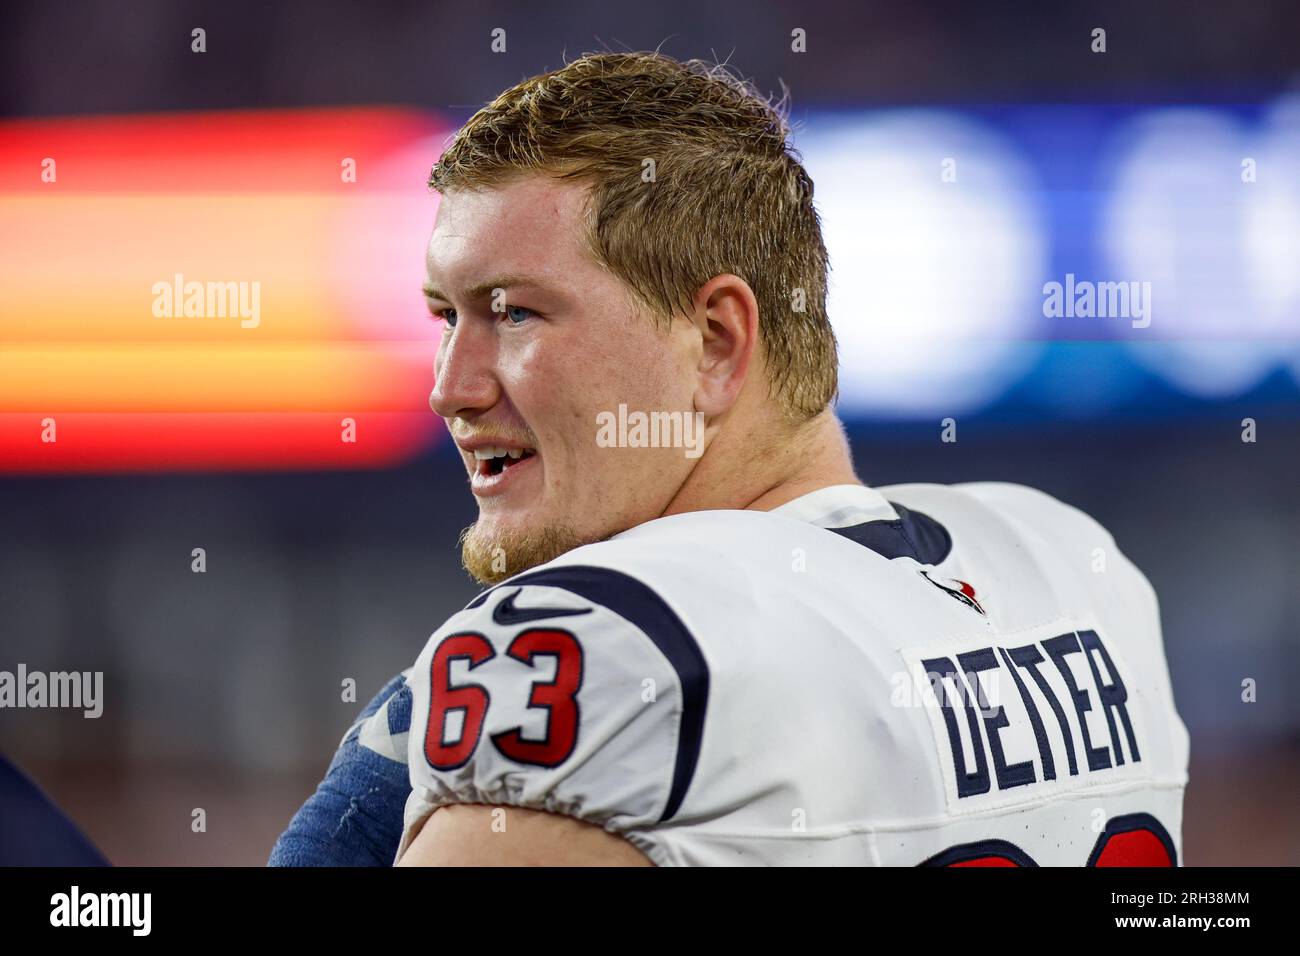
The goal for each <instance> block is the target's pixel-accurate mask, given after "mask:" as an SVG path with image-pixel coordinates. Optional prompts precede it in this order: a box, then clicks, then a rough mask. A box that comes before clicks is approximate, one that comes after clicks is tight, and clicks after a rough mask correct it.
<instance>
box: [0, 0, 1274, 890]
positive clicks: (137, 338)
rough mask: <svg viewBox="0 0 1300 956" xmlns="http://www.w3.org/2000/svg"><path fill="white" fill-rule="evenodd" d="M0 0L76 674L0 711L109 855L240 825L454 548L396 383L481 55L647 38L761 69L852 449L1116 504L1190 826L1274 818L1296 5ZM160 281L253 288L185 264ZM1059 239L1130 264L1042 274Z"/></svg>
mask: <svg viewBox="0 0 1300 956" xmlns="http://www.w3.org/2000/svg"><path fill="white" fill-rule="evenodd" d="M5 17H6V20H7V23H6V26H5V29H3V30H0V77H2V80H3V81H2V82H0V109H3V114H4V119H3V122H0V289H3V296H2V297H0V670H10V671H12V670H14V669H15V668H16V666H17V664H18V663H19V662H23V663H25V664H26V665H27V667H28V668H29V669H32V670H45V671H58V670H77V671H103V672H104V687H105V691H104V694H105V704H104V713H103V716H102V717H100V718H98V719H93V720H92V719H85V718H83V717H82V716H81V714H80V712H79V711H60V710H39V711H33V710H9V709H6V710H0V752H3V753H5V754H7V755H8V756H9V757H11V758H12V759H14V760H15V761H16V762H17V763H19V764H20V765H21V766H23V767H24V768H25V769H26V770H27V771H28V772H29V773H31V774H32V775H33V776H34V777H35V778H36V779H37V781H38V782H39V783H41V784H42V785H43V786H44V787H45V788H46V789H47V790H48V791H49V792H50V793H51V795H52V796H53V797H54V798H55V799H56V800H57V801H58V802H59V803H60V804H61V805H62V806H63V807H64V808H65V809H67V810H68V812H69V813H70V814H71V815H72V816H73V817H74V819H76V820H77V821H78V822H79V823H80V824H81V825H82V826H83V827H84V828H85V830H86V831H87V833H88V834H89V835H90V836H91V838H92V839H93V840H94V841H95V842H96V843H97V844H98V845H99V846H100V847H101V848H102V849H103V850H104V851H105V853H106V854H107V855H108V856H109V858H110V859H112V860H113V861H114V862H116V863H119V864H180V865H189V864H261V863H263V862H264V861H265V859H266V856H267V854H268V852H269V850H270V848H271V845H272V843H273V842H274V840H275V838H276V836H277V835H278V834H279V832H280V831H281V830H282V829H283V827H284V826H285V824H286V823H287V822H288V820H289V818H290V816H291V815H292V814H293V812H294V811H295V810H296V808H297V807H298V806H299V804H300V803H301V802H302V800H303V799H305V798H306V796H307V795H308V794H309V793H310V792H311V790H312V789H313V788H314V786H315V783H316V781H317V780H318V779H319V777H320V776H321V775H322V774H323V772H324V769H325V766H326V764H327V763H328V760H329V757H330V755H331V754H332V752H333V749H334V747H335V745H336V744H337V742H338V739H339V737H340V736H341V735H342V733H343V732H344V731H345V730H346V728H347V727H348V725H349V723H350V722H351V720H352V717H353V715H354V714H355V713H356V711H357V710H358V709H359V707H360V706H361V704H363V703H364V702H365V701H366V700H368V699H369V698H370V696H371V695H373V694H374V693H375V692H376V691H377V690H378V689H379V687H380V686H381V685H382V684H383V683H384V682H385V681H386V680H387V679H388V678H389V677H390V676H392V675H393V674H395V673H396V672H398V671H400V670H402V669H404V668H406V667H408V666H410V664H411V663H412V662H413V661H414V659H415V656H416V655H417V654H418V652H419V650H420V649H421V647H422V646H423V643H424V641H425V639H426V637H427V636H428V634H429V633H430V632H431V631H432V630H434V629H435V628H436V627H437V626H438V625H439V624H440V623H441V622H442V621H443V619H444V618H445V617H446V616H447V615H448V614H449V613H451V612H453V611H454V610H456V609H458V608H459V607H460V606H461V605H462V604H463V603H464V602H465V601H467V600H468V599H469V598H470V597H471V596H472V595H473V594H474V593H476V589H475V587H474V586H473V585H472V583H471V582H470V581H469V580H468V578H467V577H466V576H465V575H464V573H463V572H462V571H461V570H460V565H459V553H458V549H457V547H456V541H457V534H458V532H459V531H460V530H461V529H462V528H463V527H465V526H466V525H467V524H469V523H470V522H471V521H472V520H473V517H474V506H473V503H472V499H471V496H470V495H469V493H468V489H467V487H466V483H465V480H464V474H463V469H462V467H461V464H460V462H459V459H458V457H457V456H455V455H454V454H452V453H451V451H450V450H449V447H448V442H447V441H446V440H445V434H444V432H443V430H442V427H441V424H440V422H439V421H437V420H436V419H435V418H434V416H433V415H432V414H431V413H430V412H429V411H428V408H427V395H428V392H429V390H430V388H431V387H432V374H431V367H432V363H433V356H434V343H435V341H436V338H437V331H438V330H437V328H436V326H435V325H434V324H433V322H432V321H431V320H430V319H429V318H428V316H427V313H426V312H425V309H424V304H423V301H422V298H421V296H420V293H419V291H418V289H419V284H420V282H421V281H422V277H423V275H422V273H423V268H422V255H423V247H424V244H425V242H426V241H427V238H428V234H429V232H430V231H431V229H432V224H433V217H434V214H435V212H436V208H437V198H436V196H431V195H430V194H429V193H428V192H427V190H426V189H425V187H424V181H425V179H426V177H427V174H428V170H429V167H430V166H432V164H433V162H434V161H435V160H436V158H437V154H438V151H439V149H440V148H441V146H442V144H443V143H444V142H445V139H446V137H447V136H448V135H449V134H450V133H451V132H453V131H454V130H455V128H456V127H457V126H458V124H460V123H461V122H463V121H464V120H465V119H467V118H468V117H469V116H470V115H472V113H473V111H474V110H475V109H477V108H478V107H480V106H481V105H483V104H485V103H486V102H488V101H489V100H491V99H492V98H493V97H494V96H496V95H497V94H498V93H499V92H500V91H501V90H503V89H505V88H506V87H508V86H510V85H513V84H514V83H516V82H518V81H519V80H521V79H523V78H524V77H526V76H529V75H532V74H534V73H537V72H541V71H543V70H546V69H554V68H556V67H558V66H560V65H561V64H562V63H563V62H564V61H565V59H566V57H567V59H573V58H575V57H576V56H578V55H579V54H581V53H583V52H586V51H590V50H595V49H610V50H621V49H636V50H641V49H653V48H656V47H658V48H660V49H662V51H663V52H665V53H668V54H670V55H672V56H675V57H678V58H681V59H685V58H689V57H695V56H699V57H706V58H711V59H719V60H729V61H730V62H731V64H732V65H733V67H734V68H735V69H737V70H738V71H740V72H742V73H744V74H745V75H747V76H749V77H751V78H753V80H754V81H755V83H756V85H758V86H759V87H760V89H762V90H764V91H765V92H767V91H772V92H778V93H779V91H780V84H781V83H782V82H784V83H785V84H786V85H787V86H788V87H789V91H790V95H791V102H792V110H791V119H792V121H793V123H794V125H795V134H794V144H795V146H796V147H797V148H798V149H799V150H800V151H801V152H802V154H803V156H804V159H805V162H806V165H807V167H808V169H809V172H810V174H811V175H812V178H813V180H814V182H815V184H816V198H817V203H818V207H819V210H820V212H821V215H822V219H823V225H824V228H825V235H826V240H827V244H828V246H829V249H830V254H831V261H832V268H833V273H832V283H833V284H832V291H831V302H830V311H831V316H832V319H833V321H834V322H835V324H836V329H837V334H838V336H839V338H840V341H841V349H842V355H841V358H842V365H843V367H842V371H841V379H842V399H841V404H840V409H839V410H840V414H841V416H842V417H843V418H844V419H845V421H846V422H847V424H848V427H849V431H850V435H851V438H852V441H853V447H854V452H855V456H856V461H857V466H858V470H859V474H860V475H861V476H862V478H863V479H864V480H866V481H867V482H868V483H870V484H873V485H887V484H891V483H898V482H911V481H934V482H959V481H973V480H1002V481H1014V482H1021V483H1025V484H1029V485H1033V486H1036V487H1038V488H1042V489H1044V490H1045V491H1047V492H1049V493H1051V494H1053V495H1055V496H1057V497H1059V498H1061V499H1063V500H1064V501H1067V502H1069V503H1071V504H1073V505H1076V506H1078V507H1080V508H1082V509H1084V510H1086V511H1088V512H1090V513H1091V514H1093V515H1094V516H1096V517H1097V518H1098V519H1099V520H1100V521H1101V522H1102V523H1103V524H1105V525H1106V526H1107V527H1108V528H1109V529H1111V531H1112V532H1113V533H1114V535H1115V538H1116V539H1117V541H1118V543H1119V546H1120V548H1121V549H1122V550H1123V551H1125V552H1126V553H1127V554H1128V555H1129V556H1130V557H1131V558H1132V559H1133V560H1134V561H1136V563H1137V564H1138V565H1139V566H1140V567H1141V568H1142V569H1143V570H1144V571H1145V572H1146V574H1147V575H1148V577H1149V578H1150V579H1151V581H1152V582H1153V584H1154V585H1155V588H1156V590H1157V592H1158V593H1159V595H1160V597H1161V603H1162V613H1163V621H1164V628H1165V641H1166V648H1167V654H1168V658H1169V664H1170V669H1171V672H1172V676H1173V680H1174V687H1175V692H1176V696H1177V702H1178V706H1179V710H1180V712H1181V713H1182V716H1183V718H1184V720H1185V722H1186V723H1187V725H1188V727H1189V729H1190V731H1191V734H1192V764H1191V783H1190V785H1189V788H1188V791H1187V800H1186V818H1185V822H1184V844H1185V860H1186V862H1187V863H1188V864H1192V865H1206V864H1235V863H1242V864H1296V863H1300V822H1298V821H1297V818H1296V816H1295V814H1294V808H1295V806H1296V804H1297V798H1298V797H1300V695H1298V694H1297V693H1296V688H1297V687H1300V632H1298V630H1297V623H1296V622H1297V621H1298V620H1300V45H1297V44H1296V42H1295V38H1296V37H1297V36H1300V7H1297V6H1296V5H1295V4H1293V3H1286V2H1252V3H1249V4H1229V3H1218V4H1204V3H1187V2H1174V0H1169V2H1164V0H1151V2H1146V3H1143V4H1141V5H1129V4H1119V3H1116V4H1087V3H1081V4H1070V5H1068V6H1067V5H1047V4H1026V5H1024V6H1017V5H993V4H977V5H976V4H965V5H959V4H953V5H940V4H925V3H913V2H907V3H904V2H890V3H863V2H857V0H855V2H852V3H849V2H844V3H774V4H771V5H765V6H763V7H761V8H759V7H756V6H755V5H753V4H750V3H744V2H739V0H737V2H716V3H699V2H690V3H685V2H676V0H662V2H658V3H654V4H638V5H633V6H628V7H626V8H619V7H611V6H609V5H606V4H601V3H594V2H588V3H569V4H566V5H564V6H562V7H552V6H551V5H539V4H523V3H493V2H480V3H475V4H468V5H466V4H449V3H439V2H425V3H416V2H409V3H387V4H382V3H366V4H358V5H355V6H350V5H343V4H331V3H321V2H312V3H306V2H287V3H278V4H274V5H262V4H252V3H244V2H223V3H221V4H216V3H195V2H174V0H166V2H164V0H156V2H137V3H132V4H130V5H126V6H124V5H122V4H119V3H113V2H97V0H92V2H85V3H78V4H27V5H24V6H20V7H17V8H15V7H13V6H12V5H11V6H10V7H9V8H7V9H6V11H5ZM1098 28H1100V29H1102V30H1104V31H1105V33H1104V37H1103V38H1102V40H1103V41H1104V52H1103V51H1102V50H1100V49H1096V48H1097V47H1098V39H1099V38H1098V35H1096V34H1095V33H1094V31H1095V30H1097V29H1098ZM195 29H202V30H203V31H204V33H203V34H202V40H203V45H204V52H195V50H194V49H193V47H194V46H195V44H196V42H197V41H196V39H195V37H194V35H193V33H192V31H193V30H195ZM497 29H500V30H503V31H504V35H503V36H504V42H505V49H504V51H503V52H493V39H494V37H493V31H494V30H497ZM798 31H803V32H802V33H799V32H798ZM500 36H501V35H498V44H497V45H498V46H500ZM189 282H201V283H207V282H221V283H233V284H234V285H233V286H232V288H234V289H237V290H239V291H241V292H243V293H245V298H244V300H243V304H244V305H245V306H246V308H245V309H244V311H242V312H239V313H238V314H234V313H233V311H232V313H230V314H228V315H226V316H212V315H210V314H209V315H208V316H207V317H197V316H186V315H185V314H184V309H183V298H184V296H183V295H181V296H174V298H175V302H174V308H171V309H169V308H168V307H167V305H166V301H165V300H166V299H168V298H169V297H173V291H175V290H181V291H183V289H184V286H185V284H186V283H189ZM1053 282H1056V283H1061V285H1062V288H1064V289H1069V288H1071V287H1078V284H1080V283H1085V282H1089V283H1102V282H1115V283H1126V284H1127V283H1136V284H1137V285H1136V286H1133V287H1132V288H1133V289H1134V290H1135V291H1136V290H1137V289H1142V290H1144V291H1143V295H1142V298H1141V300H1140V301H1141V303H1142V305H1141V308H1139V307H1138V302H1139V300H1138V299H1137V298H1134V300H1133V301H1132V302H1131V303H1130V308H1129V310H1128V311H1127V312H1125V313H1123V314H1120V315H1114V314H1112V315H1108V316H1105V317H1098V316H1088V315H1080V314H1077V310H1076V314H1065V315H1059V314H1052V309H1051V308H1050V307H1049V306H1047V305H1046V304H1045V302H1046V300H1047V298H1048V296H1047V294H1046V293H1045V286H1046V284H1048V283H1053ZM254 284H256V286H255V287H254ZM254 288H256V292H254V291H253V290H254ZM254 295H256V297H257V298H256V299H254ZM1067 297H1069V295H1068V293H1067ZM160 303H163V304H162V305H160ZM948 418H951V419H953V420H954V421H955V427H956V434H957V441H956V442H951V443H945V442H942V441H941V440H940V439H941V431H942V428H943V425H942V422H943V420H944V419H948ZM1247 420H1249V422H1247ZM349 423H350V425H349ZM349 428H350V429H351V432H350V435H349ZM51 429H53V431H51ZM1252 433H1253V434H1252ZM1244 434H1245V435H1246V436H1247V437H1253V438H1254V440H1253V441H1245V440H1243V435H1244ZM50 437H55V438H56V440H54V441H50V440H49V438H50ZM349 437H350V438H351V439H353V440H348V439H349ZM199 548H201V549H203V556H204V560H205V562H206V570H205V571H204V572H203V573H195V572H194V571H193V570H192V562H193V561H194V560H195V558H194V554H195V549H199ZM349 678H351V679H353V680H355V682H356V687H357V691H356V694H357V700H356V702H355V703H350V702H346V701H344V700H343V699H342V693H341V685H342V682H343V681H345V680H346V679H349ZM1246 681H1253V682H1254V687H1255V699H1254V700H1253V701H1251V702H1246V701H1243V682H1246ZM196 807H202V808H204V809H205V810H206V812H207V826H208V829H207V832H206V833H198V834H196V833H193V832H191V828H190V821H191V812H192V810H193V809H194V808H196Z"/></svg>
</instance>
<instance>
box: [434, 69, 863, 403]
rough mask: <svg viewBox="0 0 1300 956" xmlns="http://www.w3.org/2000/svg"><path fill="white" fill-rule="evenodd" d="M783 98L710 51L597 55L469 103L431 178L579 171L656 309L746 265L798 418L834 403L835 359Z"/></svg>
mask: <svg viewBox="0 0 1300 956" xmlns="http://www.w3.org/2000/svg"><path fill="white" fill-rule="evenodd" d="M787 104H788V100H787V99H785V98H783V99H782V100H781V101H779V102H777V103H775V104H773V103H772V102H771V101H770V100H769V99H767V98H765V97H763V96H761V95H760V94H759V93H758V92H757V91H756V90H755V89H754V87H753V86H752V85H751V84H750V83H749V82H748V81H746V80H743V79H741V78H739V77H737V76H734V75H733V74H732V73H731V72H730V71H729V70H728V69H727V68H726V67H725V66H720V65H716V64H710V63H708V62H706V61H704V60H689V61H686V62H680V61H678V60H674V59H672V58H671V57H667V56H664V55H662V54H659V53H591V54H587V55H585V56H583V57H581V58H579V59H577V60H574V61H573V62H572V63H569V64H568V65H566V66H564V67H563V68H561V69H558V70H553V71H551V72H549V73H543V74H541V75H539V76H534V77H531V78H529V79H527V80H525V81H523V82H522V83H520V84H518V85H517V86H514V87H512V88H511V89H509V90H506V91H505V92H504V93H502V94H501V95H500V96H498V97H497V98H496V99H495V100H493V101H492V102H491V103H489V104H488V105H487V106H485V107H483V109H481V110H479V111H478V112H477V113H476V114H474V116H473V117H471V119H470V120H469V122H467V123H466V124H465V125H464V126H463V127H462V128H461V129H460V130H459V132H457V133H456V135H455V137H454V138H453V139H452V141H451V143H450V145H449V146H448V147H447V149H446V150H445V151H444V152H443V154H442V156H441V157H440V158H439V160H438V163H437V165H436V166H434V168H433V172H432V174H431V175H430V177H429V185H430V186H431V187H432V188H434V189H436V190H438V191H439V192H446V191H448V190H452V189H459V188H467V189H479V188H491V187H493V186H497V185H500V184H502V183H504V182H506V181H507V180H509V179H511V178H512V177H514V176H517V175H519V174H527V173H541V174H545V175H550V176H553V177H555V178H557V179H562V180H576V181H580V182H589V183H590V184H591V186H592V192H591V198H592V204H591V207H592V208H591V235H590V236H589V237H588V241H589V244H590V246H591V251H592V255H593V256H594V258H595V260H596V261H597V262H598V263H599V264H601V265H603V266H604V267H605V268H607V269H609V271H610V272H611V273H612V274H614V275H615V276H617V277H618V278H620V279H621V280H622V281H623V282H624V283H625V284H626V285H627V286H628V287H629V289H630V290H631V291H632V293H633V294H634V295H635V296H636V298H637V299H638V300H639V301H640V302H641V303H642V304H643V305H645V306H646V307H648V308H649V309H650V310H651V311H653V312H654V313H655V314H656V315H657V316H659V317H661V318H663V319H665V320H669V319H671V317H672V316H673V315H674V314H677V313H685V314H689V313H690V312H691V309H692V303H693V300H694V296H695V293H696V292H697V291H698V290H699V289H700V287H701V286H703V285H704V284H705V283H706V282H708V281H709V280H710V279H712V278H713V277H714V276H716V275H721V274H723V273H733V274H735V275H738V276H740V277H741V278H742V279H744V280H745V281H746V282H748V283H749V285H750V287H751V288H752V289H753V290H754V296H755V298H756V299H757V300H758V309H759V339H760V347H761V354H762V356H763V360H764V362H765V364H766V367H767V370H768V376H769V383H770V390H771V395H772V397H773V398H774V399H775V400H777V401H778V402H779V403H780V405H781V407H782V410H783V411H784V412H785V414H786V416H787V417H788V418H789V419H790V420H792V421H794V422H803V421H807V420H808V419H810V418H812V417H813V416H815V415H817V414H818V413H819V412H821V411H823V410H824V409H825V408H826V406H827V405H829V404H830V403H831V402H832V401H833V400H834V398H835V393H836V387H837V382H836V378H837V374H836V373H837V370H836V352H835V333H834V332H833V331H832V329H831V325H830V320H829V319H828V318H827V315H826V281H827V273H828V271H829V261H828V258H827V255H826V246H825V244H824V243H823V241H822V235H821V222H820V219H819V218H818V215H817V210H816V208H815V207H814V206H813V184H812V180H811V179H810V178H809V176H808V173H807V172H806V171H805V170H804V168H803V164H802V163H801V162H800V157H799V155H798V153H797V151H795V150H794V149H793V147H790V146H788V145H787V139H788V137H789V135H790V129H789V125H788V122H787V114H786V110H787ZM647 160H653V161H654V163H653V170H654V175H653V178H652V180H651V178H650V177H647V176H645V175H644V171H645V170H646V169H647V168H649V164H648V163H647V162H646V161H647Z"/></svg>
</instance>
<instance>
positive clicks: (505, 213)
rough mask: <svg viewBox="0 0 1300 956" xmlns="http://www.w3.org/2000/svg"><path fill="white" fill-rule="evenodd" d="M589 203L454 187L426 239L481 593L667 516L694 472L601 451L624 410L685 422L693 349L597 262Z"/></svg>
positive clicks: (540, 180)
mask: <svg viewBox="0 0 1300 956" xmlns="http://www.w3.org/2000/svg"><path fill="white" fill-rule="evenodd" d="M587 192H588V190H587V188H586V187H585V186H583V185H579V184H574V183H559V182H556V181H553V180H551V179H548V178H545V177H540V176H529V177H524V178H520V179H517V180H514V181H513V182H511V183H509V184H507V185H503V186H501V187H499V188H494V189H490V190H485V191H480V192H470V191H465V190H452V191H450V192H449V193H447V194H446V195H445V196H444V197H443V198H442V201H441V205H440V206H439V209H438V218H437V223H436V225H435V228H434V231H433V237H432V238H431V239H430V242H429V253H428V263H427V265H428V272H429V285H430V287H431V291H430V294H429V296H428V299H429V302H428V304H429V308H430V309H431V310H432V311H433V312H434V313H435V315H438V316H439V317H441V318H444V319H446V320H447V321H446V324H445V325H444V328H443V331H442V341H441V344H440V346H439V350H438V358H437V363H436V365H435V369H434V372H435V376H436V384H435V387H434V390H433V393H432V395H431V396H430V399H429V404H430V405H431V407H432V408H433V410H434V411H436V412H437V413H438V414H439V415H441V416H442V417H443V418H444V419H446V421H447V425H448V428H449V430H450V432H451V434H452V437H453V438H454V439H455V440H456V443H457V445H458V446H459V448H460V452H461V457H462V458H463V460H464V462H465V467H466V469H467V471H468V472H469V479H470V489H471V491H472V492H473V494H474V496H475V498H476V500H477V502H478V506H479V518H478V520H477V522H475V524H474V526H473V527H472V528H470V529H469V530H468V532H467V534H466V537H465V540H464V542H463V556H464V559H465V564H466V567H467V568H468V569H469V570H470V572H471V573H472V574H474V575H475V577H477V578H479V579H480V580H481V581H483V582H485V583H492V582H495V581H498V580H502V579H504V578H505V577H508V576H509V575H512V574H516V573H518V572H519V571H521V570H524V569H526V568H529V567H532V566H534V565H536V564H539V563H542V562H545V561H548V560H550V559H551V558H553V557H556V556H557V555H559V554H562V553H564V552H565V551H568V550H570V549H571V548H573V547H576V546H578V545H581V544H586V543H589V542H593V541H599V540H602V539H604V538H607V537H609V536H610V535H612V534H615V533H617V532H619V531H623V530H626V529H627V528H630V527H633V526H634V525H637V524H640V523H642V522H644V521H647V520H650V519H652V518H656V517H658V516H660V515H662V514H663V512H664V510H665V509H666V508H667V507H668V504H669V502H671V501H672V498H673V496H674V495H675V493H676V492H677V490H678V489H679V488H680V487H681V485H682V483H683V482H684V481H685V479H686V476H687V475H688V473H689V471H690V468H691V466H692V464H693V461H694V459H693V458H689V457H687V455H686V454H685V453H684V451H683V449H682V448H641V447H604V446H605V445H606V444H607V442H604V441H602V442H601V443H598V441H597V438H598V434H601V432H600V428H599V423H600V422H601V421H602V420H603V419H601V418H598V416H601V414H602V413H607V414H612V415H614V416H618V414H619V406H620V405H625V406H626V410H627V411H628V412H629V413H630V412H636V411H640V412H645V413H649V412H663V411H667V412H672V411H678V412H683V413H690V412H691V411H692V410H693V401H692V396H693V389H694V383H693V378H692V369H693V368H695V367H696V362H697V360H698V349H699V340H698V337H696V338H695V339H694V349H693V348H692V341H693V340H692V337H691V335H690V329H691V324H690V323H689V322H688V321H686V320H685V319H678V320H676V321H675V323H674V325H673V326H672V328H671V329H669V330H665V329H663V328H662V327H661V326H658V325H656V324H655V322H654V321H653V320H652V319H651V317H650V316H649V315H648V314H646V313H645V312H644V311H643V310H642V309H641V308H640V307H639V306H638V305H636V304H635V303H634V301H633V299H632V297H631V296H630V294H629V293H628V291H627V289H626V288H625V286H624V285H623V284H622V282H621V281H620V280H619V279H617V278H616V277H614V276H612V275H610V274H609V273H608V272H606V271H605V270H603V269H602V268H600V267H599V266H598V265H597V264H596V263H595V262H594V261H593V260H592V258H591V255H590V253H589V252H588V251H587V248H586V245H585V241H584V230H585V228H586V226H585V222H586V219H585V216H586V211H585V210H586V205H585V203H586V198H587ZM494 306H495V309H494ZM603 435H604V436H608V435H609V431H608V429H607V430H606V431H605V432H604V433H603ZM503 450H504V452H505V454H504V455H502V454H500V453H501V452H502V451H503Z"/></svg>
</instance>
